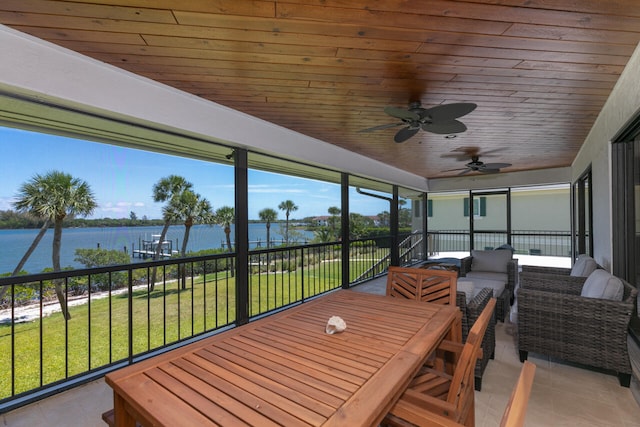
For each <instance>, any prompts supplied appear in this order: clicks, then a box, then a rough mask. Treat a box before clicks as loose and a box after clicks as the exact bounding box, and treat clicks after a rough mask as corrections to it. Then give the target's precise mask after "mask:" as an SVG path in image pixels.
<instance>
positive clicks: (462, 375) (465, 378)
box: [447, 298, 496, 414]
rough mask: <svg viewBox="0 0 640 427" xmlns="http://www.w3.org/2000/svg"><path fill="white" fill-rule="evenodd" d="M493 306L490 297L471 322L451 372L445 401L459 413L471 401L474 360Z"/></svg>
mask: <svg viewBox="0 0 640 427" xmlns="http://www.w3.org/2000/svg"><path fill="white" fill-rule="evenodd" d="M495 306H496V299H495V298H491V299H490V300H489V302H488V303H487V306H486V307H485V308H484V310H482V313H480V316H479V317H478V319H477V320H476V322H475V323H474V324H473V327H472V328H471V330H470V331H469V335H468V336H467V341H466V342H465V344H464V348H463V349H462V353H461V354H460V358H459V359H458V364H457V365H456V369H455V371H454V373H453V378H452V379H451V387H450V388H449V394H448V395H447V401H448V402H449V403H451V404H453V405H455V406H456V407H457V408H458V411H457V412H458V413H459V414H466V413H467V411H468V410H469V407H470V405H471V403H472V402H473V391H474V383H473V381H474V371H475V366H476V361H477V360H478V354H479V351H480V346H481V344H482V339H483V338H484V333H485V332H486V330H487V327H488V326H489V321H490V320H491V316H493V311H494V309H495Z"/></svg>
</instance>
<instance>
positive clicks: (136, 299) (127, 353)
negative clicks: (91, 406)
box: [0, 254, 235, 408]
mask: <svg viewBox="0 0 640 427" xmlns="http://www.w3.org/2000/svg"><path fill="white" fill-rule="evenodd" d="M232 258H233V254H229V255H227V254H223V255H212V256H204V257H193V258H188V259H179V260H176V259H171V260H164V261H156V262H148V263H136V264H127V265H120V266H113V267H100V268H90V269H82V270H68V271H61V272H55V273H43V274H34V275H28V276H14V277H7V278H1V279H0V286H2V287H6V288H7V292H6V293H5V295H4V298H3V306H4V307H3V308H4V310H2V316H1V319H2V320H1V322H0V348H3V349H5V351H2V352H0V363H1V364H2V366H3V367H4V369H3V370H2V371H1V372H0V399H1V400H0V405H2V406H0V408H2V407H5V406H7V405H8V404H9V403H10V401H12V400H14V399H15V400H19V399H20V398H24V396H25V395H27V394H30V393H31V394H33V393H35V394H37V393H38V392H44V391H46V390H49V392H51V390H56V389H57V388H59V387H64V386H65V384H66V383H67V382H70V381H73V380H75V379H78V378H79V377H82V376H91V374H97V373H99V372H102V371H103V370H105V369H108V368H109V367H114V366H119V365H122V364H128V363H132V362H133V361H134V360H136V359H138V358H143V357H145V355H148V354H151V353H153V352H155V351H157V350H159V349H162V348H166V347H169V346H172V345H175V344H178V343H181V342H184V341H186V340H188V339H192V338H194V337H198V336H200V335H203V334H206V333H210V332H212V331H215V330H217V329H219V328H222V327H225V326H228V325H230V324H232V323H233V322H234V321H235V305H234V304H232V301H234V300H235V289H234V287H235V283H234V281H233V278H232V276H231V274H230V271H229V270H228V269H227V266H228V264H229V262H230V260H231V259H232ZM154 269H156V270H157V274H156V278H157V279H156V282H155V283H151V279H150V278H151V277H153V270H154ZM56 287H57V288H58V290H59V292H60V293H62V295H64V298H65V300H66V304H67V310H68V313H69V316H64V315H63V313H62V311H61V309H60V304H59V302H58V299H57V298H56ZM9 406H10V405H9ZM7 407H8V406H7Z"/></svg>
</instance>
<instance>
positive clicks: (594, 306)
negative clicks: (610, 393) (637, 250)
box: [518, 275, 637, 387]
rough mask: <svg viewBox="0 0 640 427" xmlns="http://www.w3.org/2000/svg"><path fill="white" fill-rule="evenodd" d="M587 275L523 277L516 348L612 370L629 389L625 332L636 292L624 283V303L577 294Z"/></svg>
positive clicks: (523, 357)
mask: <svg viewBox="0 0 640 427" xmlns="http://www.w3.org/2000/svg"><path fill="white" fill-rule="evenodd" d="M586 280H587V278H586V277H575V276H554V275H537V276H531V277H526V276H522V277H521V281H520V289H519V290H518V349H519V352H520V360H521V361H523V362H524V360H526V359H527V356H528V352H530V351H531V352H534V353H541V354H545V355H549V356H553V357H556V358H559V359H563V360H566V361H570V362H574V363H579V364H584V365H589V366H594V367H597V368H601V369H606V370H611V371H615V372H616V373H617V375H618V380H619V381H620V385H622V386H624V387H629V383H630V380H631V364H630V362H629V354H628V351H627V328H628V326H629V321H630V319H631V314H632V312H633V311H634V310H635V309H636V296H637V290H636V289H635V288H634V287H633V286H631V285H630V284H629V283H627V282H625V281H622V284H623V287H624V289H623V297H622V301H614V300H608V299H600V298H586V297H582V296H580V294H581V291H582V288H583V285H584V283H585V281H586Z"/></svg>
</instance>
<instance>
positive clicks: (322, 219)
mask: <svg viewBox="0 0 640 427" xmlns="http://www.w3.org/2000/svg"><path fill="white" fill-rule="evenodd" d="M329 218H331V217H330V216H327V215H323V216H316V217H313V224H314V225H317V226H318V227H326V226H328V225H329Z"/></svg>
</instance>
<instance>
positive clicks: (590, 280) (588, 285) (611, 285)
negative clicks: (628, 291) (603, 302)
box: [580, 269, 624, 301]
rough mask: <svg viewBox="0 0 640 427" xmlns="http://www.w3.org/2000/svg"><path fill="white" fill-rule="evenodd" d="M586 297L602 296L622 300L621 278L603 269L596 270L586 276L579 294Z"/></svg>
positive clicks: (622, 287) (622, 286)
mask: <svg viewBox="0 0 640 427" xmlns="http://www.w3.org/2000/svg"><path fill="white" fill-rule="evenodd" d="M580 295H581V296H583V297H587V298H602V299H610V300H614V301H622V297H623V296H624V285H623V284H622V280H620V279H618V278H617V277H616V276H613V275H611V274H609V273H608V272H607V271H605V270H601V269H599V270H596V271H594V272H593V273H591V274H590V275H589V277H587V280H585V282H584V285H583V286H582V293H581V294H580Z"/></svg>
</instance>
